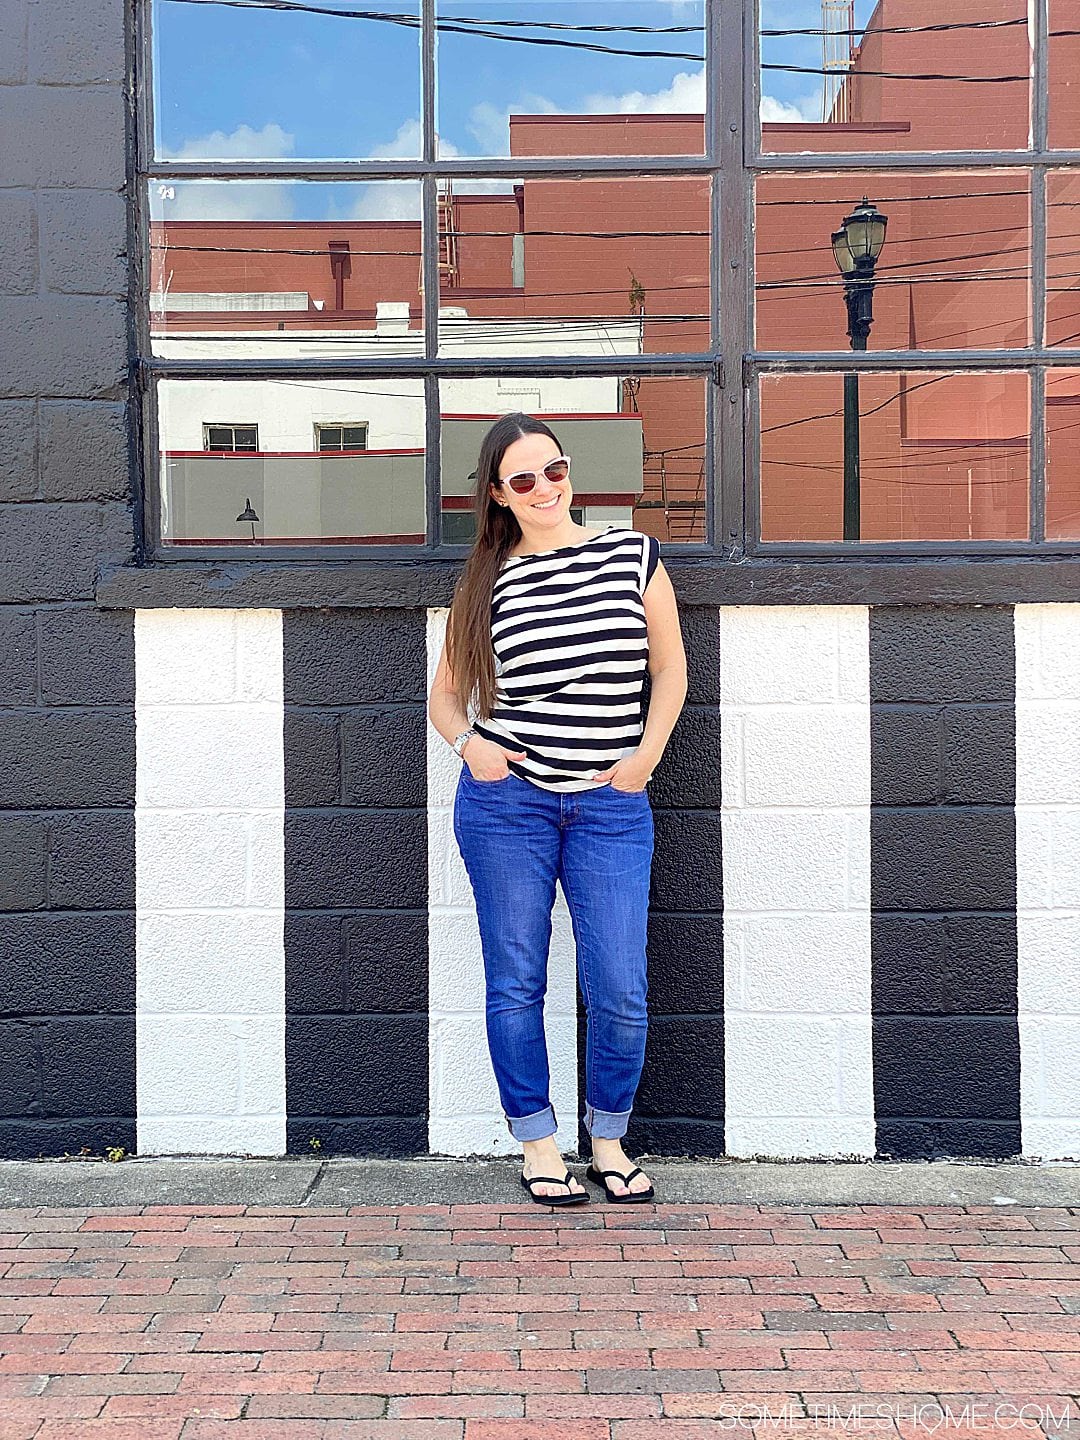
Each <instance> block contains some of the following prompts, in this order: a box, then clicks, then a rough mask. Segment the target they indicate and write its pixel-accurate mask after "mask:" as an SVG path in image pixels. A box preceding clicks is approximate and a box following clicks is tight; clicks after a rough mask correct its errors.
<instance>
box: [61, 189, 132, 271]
mask: <svg viewBox="0 0 1080 1440" xmlns="http://www.w3.org/2000/svg"><path fill="white" fill-rule="evenodd" d="M40 205H41V235H42V242H41V243H42V257H41V269H42V279H43V282H44V286H45V289H46V290H50V291H61V292H68V293H70V294H76V295H113V294H117V293H119V292H121V291H122V290H123V289H124V286H125V284H126V274H127V247H126V244H125V234H126V232H125V206H124V197H123V195H121V194H114V193H113V192H112V191H110V190H45V191H43V192H42V194H41V199H40Z"/></svg>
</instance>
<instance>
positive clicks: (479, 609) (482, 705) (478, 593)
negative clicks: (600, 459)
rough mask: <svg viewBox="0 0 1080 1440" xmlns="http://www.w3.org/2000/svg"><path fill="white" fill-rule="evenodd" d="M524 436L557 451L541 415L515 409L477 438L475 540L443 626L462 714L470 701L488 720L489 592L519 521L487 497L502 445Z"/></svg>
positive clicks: (491, 666)
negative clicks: (545, 440) (536, 437)
mask: <svg viewBox="0 0 1080 1440" xmlns="http://www.w3.org/2000/svg"><path fill="white" fill-rule="evenodd" d="M523 435H546V436H548V438H549V439H551V440H554V442H555V444H556V445H557V446H558V447H559V450H560V451H561V450H562V445H561V444H560V442H559V438H558V436H557V435H556V434H555V433H554V431H552V430H549V429H548V427H547V426H546V425H545V424H544V422H543V421H542V420H535V419H534V418H533V417H532V416H531V415H523V414H522V413H521V412H520V411H516V412H515V413H514V414H512V415H504V416H502V418H501V419H499V420H496V421H495V424H494V425H492V427H491V429H490V430H489V431H488V432H487V434H486V435H485V436H484V438H483V440H482V441H481V442H480V456H479V459H478V461H477V465H476V489H475V491H474V492H473V509H474V511H475V514H476V539H475V541H474V542H473V548H472V550H471V551H470V552H469V558H468V559H467V560H466V561H465V568H464V570H463V571H462V572H461V575H460V576H459V577H458V582H457V584H456V586H455V587H454V598H453V600H452V601H451V606H450V618H449V622H448V624H447V628H446V658H447V661H448V663H449V665H450V669H451V670H452V672H453V675H454V690H455V693H456V694H457V699H458V704H459V705H460V706H461V708H462V710H464V711H465V713H466V715H467V714H468V711H469V703H470V701H474V702H475V704H476V709H477V713H478V715H479V717H480V718H481V719H485V720H486V719H488V718H489V717H490V715H491V712H492V709H493V708H494V705H495V652H494V650H493V649H492V647H491V597H492V593H493V592H494V589H495V581H496V579H497V578H498V574H499V571H500V569H501V568H502V564H503V561H504V560H505V559H506V557H507V555H508V554H509V553H510V550H511V549H512V548H513V546H514V544H515V543H516V542H517V541H518V540H519V539H520V538H521V526H520V525H519V524H518V522H517V520H516V519H515V518H514V516H513V514H512V513H511V511H510V509H509V508H508V507H507V506H504V505H500V504H499V503H498V502H497V501H496V500H494V499H492V495H491V487H492V485H497V484H498V479H499V466H500V465H501V464H502V458H503V456H504V455H505V454H506V451H507V449H508V448H509V447H510V446H511V445H512V444H513V443H514V441H515V440H520V439H521V437H522V436H523Z"/></svg>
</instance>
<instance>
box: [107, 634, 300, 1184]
mask: <svg viewBox="0 0 1080 1440" xmlns="http://www.w3.org/2000/svg"><path fill="white" fill-rule="evenodd" d="M282 721H283V698H282V628H281V612H280V610H165V609H163V610H138V611H136V612H135V726H136V799H135V871H136V881H135V896H136V899H135V903H136V977H137V978H136V1064H137V1093H138V1146H139V1151H140V1153H141V1154H169V1153H185V1152H186V1153H202V1154H233V1153H241V1154H243V1153H250V1154H257V1155H280V1154H283V1153H284V1152H285V1148H286V1140H285V1117H286V1101H285V937H284V926H285V844H284V813H285V762H284V746H283V725H282Z"/></svg>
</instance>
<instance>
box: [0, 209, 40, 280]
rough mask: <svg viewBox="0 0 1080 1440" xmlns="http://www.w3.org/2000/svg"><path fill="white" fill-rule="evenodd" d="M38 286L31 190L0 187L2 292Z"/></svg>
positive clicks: (35, 234)
mask: <svg viewBox="0 0 1080 1440" xmlns="http://www.w3.org/2000/svg"><path fill="white" fill-rule="evenodd" d="M37 288H38V241H37V217H36V211H35V205H34V195H33V193H32V192H31V191H30V190H0V293H2V294H5V295H32V294H33V293H34V291H35V290H36V289H37Z"/></svg>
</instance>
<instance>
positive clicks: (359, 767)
mask: <svg viewBox="0 0 1080 1440" xmlns="http://www.w3.org/2000/svg"><path fill="white" fill-rule="evenodd" d="M426 747H427V714H426V711H425V709H424V707H423V706H420V705H409V706H405V705H395V706H388V707H387V708H386V709H377V710H376V709H366V710H353V711H351V712H350V713H348V714H346V715H345V716H343V717H342V753H343V756H344V770H345V804H346V805H380V806H395V805H406V806H408V805H412V806H423V805H425V804H426V803H427V748H426Z"/></svg>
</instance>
